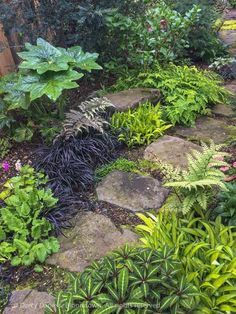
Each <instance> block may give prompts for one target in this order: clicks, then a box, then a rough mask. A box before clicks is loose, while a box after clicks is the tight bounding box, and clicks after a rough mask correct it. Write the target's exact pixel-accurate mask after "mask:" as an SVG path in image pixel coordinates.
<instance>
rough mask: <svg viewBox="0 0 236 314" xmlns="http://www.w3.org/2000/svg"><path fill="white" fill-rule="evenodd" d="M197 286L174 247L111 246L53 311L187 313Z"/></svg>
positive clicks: (195, 297)
mask: <svg viewBox="0 0 236 314" xmlns="http://www.w3.org/2000/svg"><path fill="white" fill-rule="evenodd" d="M198 302H199V290H198V289H197V288H196V287H195V285H194V284H193V283H191V280H190V279H189V278H188V276H186V274H185V272H184V270H183V267H182V264H181V262H180V260H178V259H176V258H175V256H174V255H173V250H170V249H168V248H167V247H163V248H162V249H157V250H151V249H148V248H144V249H143V248H129V247H128V246H125V247H124V248H123V249H120V250H118V251H115V252H113V253H112V254H111V255H109V256H107V257H105V258H103V259H101V260H99V261H97V262H94V263H93V264H92V265H91V266H89V267H87V268H86V269H85V270H84V271H83V272H82V273H81V274H79V275H76V276H73V277H72V282H71V284H70V285H69V288H68V290H67V291H65V292H62V291H61V292H60V293H59V294H58V296H57V300H56V305H55V309H54V308H53V307H50V306H49V307H47V309H46V312H45V313H47V314H49V313H58V314H59V313H71V314H72V313H78V314H79V313H93V314H106V313H125V314H135V313H137V314H138V313H140V314H143V313H157V312H158V313H159V312H160V313H183V314H184V313H187V312H188V311H189V310H192V309H194V308H196V306H197V304H198Z"/></svg>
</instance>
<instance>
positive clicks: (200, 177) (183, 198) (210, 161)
mask: <svg viewBox="0 0 236 314" xmlns="http://www.w3.org/2000/svg"><path fill="white" fill-rule="evenodd" d="M221 148H222V146H221V145H215V144H214V143H213V142H212V143H211V144H210V146H207V145H206V144H204V143H203V144H202V151H201V152H199V151H195V150H194V151H192V153H191V154H190V155H189V156H188V170H186V171H182V180H179V181H176V182H168V183H166V184H165V186H167V187H172V188H174V190H175V192H176V196H177V197H176V198H175V201H176V207H177V208H182V209H181V210H182V211H183V213H184V214H186V213H188V212H189V211H190V210H191V209H192V208H195V210H198V211H199V212H202V210H204V211H205V210H206V209H207V205H208V201H209V198H210V197H211V196H212V192H213V191H214V188H220V189H223V190H227V188H226V185H225V183H224V173H223V172H222V171H220V169H219V167H222V166H227V163H226V162H224V161H222V159H223V158H224V157H225V156H227V155H228V154H227V153H223V152H220V151H219V150H220V149H221ZM179 205H181V206H179Z"/></svg>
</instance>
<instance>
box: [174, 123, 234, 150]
mask: <svg viewBox="0 0 236 314" xmlns="http://www.w3.org/2000/svg"><path fill="white" fill-rule="evenodd" d="M173 132H174V134H175V135H177V136H180V137H182V138H185V139H186V140H190V141H197V142H199V141H203V142H207V143H209V142H210V141H211V140H213V141H214V143H216V144H223V143H226V142H229V141H230V140H232V138H234V137H235V136H236V127H229V126H228V125H227V122H225V121H221V120H217V119H213V118H208V117H201V118H199V119H198V120H197V121H196V127H195V128H188V127H181V126H180V127H176V128H174V129H173Z"/></svg>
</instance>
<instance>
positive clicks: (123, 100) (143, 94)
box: [105, 88, 161, 111]
mask: <svg viewBox="0 0 236 314" xmlns="http://www.w3.org/2000/svg"><path fill="white" fill-rule="evenodd" d="M105 97H106V98H107V99H108V100H110V102H111V103H112V104H113V105H114V107H115V108H116V110H118V111H126V110H128V109H129V108H132V109H133V108H136V107H137V106H138V105H140V104H144V103H145V102H146V101H149V102H151V103H153V104H156V103H158V102H159V100H160V98H161V94H160V92H159V90H158V89H151V88H134V89H128V90H124V91H121V92H117V93H113V94H107V95H105Z"/></svg>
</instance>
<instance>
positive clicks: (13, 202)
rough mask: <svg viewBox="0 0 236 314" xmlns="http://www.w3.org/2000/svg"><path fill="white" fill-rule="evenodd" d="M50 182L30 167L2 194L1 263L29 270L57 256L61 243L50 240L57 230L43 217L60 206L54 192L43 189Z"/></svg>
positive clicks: (22, 170)
mask: <svg viewBox="0 0 236 314" xmlns="http://www.w3.org/2000/svg"><path fill="white" fill-rule="evenodd" d="M46 182H47V179H46V178H45V176H44V175H43V174H42V173H37V172H35V171H34V169H33V168H31V167H30V166H24V167H22V169H21V171H20V174H19V176H16V177H13V178H11V179H10V180H9V181H8V182H7V183H6V185H5V187H6V191H5V192H4V193H2V194H1V197H2V198H4V206H3V207H2V208H1V209H0V263H4V262H11V264H12V265H13V266H18V265H25V266H29V265H31V264H33V263H35V262H41V263H42V262H44V261H45V259H46V258H47V256H48V255H50V254H52V253H54V252H57V251H58V249H59V243H58V241H57V239H56V238H55V237H53V236H50V233H51V232H52V231H53V226H52V224H51V223H49V221H47V220H46V219H45V218H43V217H42V216H41V212H42V210H45V209H47V210H50V208H53V207H54V206H55V204H56V203H57V199H56V198H54V197H53V194H52V192H51V190H48V189H45V188H43V185H44V184H45V183H46Z"/></svg>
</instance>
